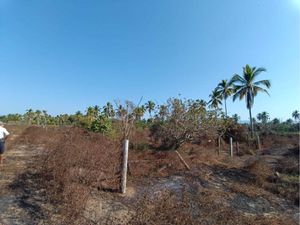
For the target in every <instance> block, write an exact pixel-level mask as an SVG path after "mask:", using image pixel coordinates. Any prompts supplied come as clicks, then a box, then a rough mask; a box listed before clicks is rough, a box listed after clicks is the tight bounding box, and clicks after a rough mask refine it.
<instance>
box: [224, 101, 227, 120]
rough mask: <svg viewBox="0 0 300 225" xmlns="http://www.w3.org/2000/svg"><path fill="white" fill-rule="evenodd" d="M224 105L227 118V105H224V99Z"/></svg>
mask: <svg viewBox="0 0 300 225" xmlns="http://www.w3.org/2000/svg"><path fill="white" fill-rule="evenodd" d="M224 103H225V116H226V117H227V105H226V98H225V99H224Z"/></svg>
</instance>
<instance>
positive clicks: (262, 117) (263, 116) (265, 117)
mask: <svg viewBox="0 0 300 225" xmlns="http://www.w3.org/2000/svg"><path fill="white" fill-rule="evenodd" d="M256 118H257V120H258V121H260V122H262V123H263V124H266V123H267V122H268V120H269V119H270V116H269V113H267V112H265V111H264V112H262V113H258V114H257V116H256Z"/></svg>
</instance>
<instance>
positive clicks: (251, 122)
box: [249, 108, 254, 138]
mask: <svg viewBox="0 0 300 225" xmlns="http://www.w3.org/2000/svg"><path fill="white" fill-rule="evenodd" d="M249 116H250V128H251V138H253V132H254V128H253V121H252V113H251V108H249Z"/></svg>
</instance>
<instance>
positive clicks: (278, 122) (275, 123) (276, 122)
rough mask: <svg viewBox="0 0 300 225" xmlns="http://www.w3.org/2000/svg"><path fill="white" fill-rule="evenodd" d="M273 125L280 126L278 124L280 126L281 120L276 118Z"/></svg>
mask: <svg viewBox="0 0 300 225" xmlns="http://www.w3.org/2000/svg"><path fill="white" fill-rule="evenodd" d="M272 123H273V125H278V124H280V120H279V119H278V118H274V119H273V120H272Z"/></svg>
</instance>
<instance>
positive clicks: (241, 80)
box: [208, 64, 271, 135]
mask: <svg viewBox="0 0 300 225" xmlns="http://www.w3.org/2000/svg"><path fill="white" fill-rule="evenodd" d="M262 72H266V69H265V68H263V67H258V68H257V67H251V66H250V65H248V64H247V65H246V66H245V67H243V74H242V75H239V74H234V75H233V77H232V78H231V79H230V80H222V81H221V82H220V83H219V84H218V85H217V87H216V88H215V89H214V90H213V91H212V93H211V94H210V95H209V97H210V101H209V102H208V103H209V104H210V107H212V108H219V106H220V105H222V101H224V111H225V116H226V117H227V104H226V101H227V99H228V97H230V96H232V99H233V101H235V100H236V99H237V98H239V99H240V100H242V99H245V100H246V107H247V109H248V110H249V118H250V127H251V133H252V135H253V130H254V129H253V119H252V111H251V110H252V107H253V104H254V98H255V96H256V95H257V94H258V93H259V92H264V93H266V94H268V95H269V93H268V91H267V89H269V88H270V87H271V82H270V80H259V81H257V77H258V75H259V74H261V73H262Z"/></svg>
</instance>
